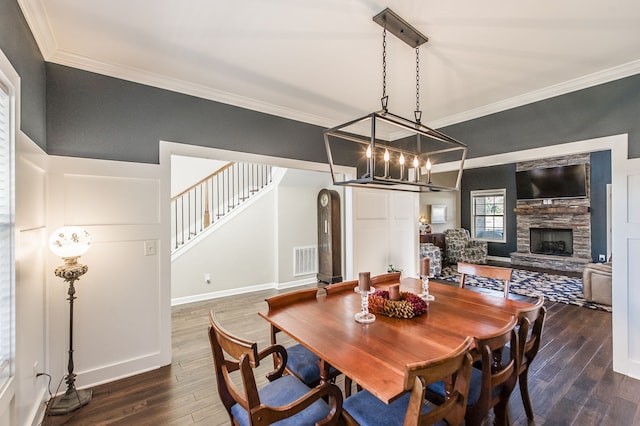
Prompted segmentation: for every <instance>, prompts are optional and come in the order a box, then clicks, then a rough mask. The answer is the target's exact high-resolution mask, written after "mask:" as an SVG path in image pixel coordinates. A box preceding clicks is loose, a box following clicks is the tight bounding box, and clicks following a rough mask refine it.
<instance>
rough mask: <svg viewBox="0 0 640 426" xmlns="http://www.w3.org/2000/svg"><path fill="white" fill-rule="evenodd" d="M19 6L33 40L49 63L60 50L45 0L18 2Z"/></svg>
mask: <svg viewBox="0 0 640 426" xmlns="http://www.w3.org/2000/svg"><path fill="white" fill-rule="evenodd" d="M18 5H19V6H20V9H21V10H22V15H24V19H25V20H26V21H27V25H29V29H31V34H33V38H35V40H36V44H37V45H38V48H39V49H40V54H42V57H43V58H44V60H45V61H48V60H49V59H50V58H51V57H52V56H53V55H54V54H55V52H56V51H57V50H58V49H57V48H58V43H57V42H56V37H55V35H54V33H53V30H52V29H51V24H50V23H49V19H47V13H46V11H45V7H44V3H43V0H38V1H27V0H18Z"/></svg>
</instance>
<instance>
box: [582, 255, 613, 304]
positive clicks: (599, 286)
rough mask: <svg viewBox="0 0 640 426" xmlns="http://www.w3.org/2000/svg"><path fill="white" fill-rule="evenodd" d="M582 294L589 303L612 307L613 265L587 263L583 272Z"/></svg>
mask: <svg viewBox="0 0 640 426" xmlns="http://www.w3.org/2000/svg"><path fill="white" fill-rule="evenodd" d="M582 292H583V294H584V298H585V300H587V301H589V302H595V303H602V304H603V305H611V263H587V265H586V266H585V268H584V271H582Z"/></svg>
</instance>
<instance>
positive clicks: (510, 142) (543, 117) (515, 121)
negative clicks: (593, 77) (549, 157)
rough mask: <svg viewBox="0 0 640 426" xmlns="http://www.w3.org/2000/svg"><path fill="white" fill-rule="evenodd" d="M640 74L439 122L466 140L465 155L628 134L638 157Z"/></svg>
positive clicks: (631, 152)
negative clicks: (464, 118)
mask: <svg viewBox="0 0 640 426" xmlns="http://www.w3.org/2000/svg"><path fill="white" fill-rule="evenodd" d="M639 118H640V75H634V76H631V77H626V78H623V79H620V80H616V81H612V82H609V83H605V84H601V85H599V86H594V87H591V88H588V89H583V90H579V91H577V92H573V93H568V94H566V95H562V96H557V97H555V98H551V99H547V100H544V101H539V102H535V103H532V104H529V105H525V106H522V107H519V108H513V109H510V110H508V111H503V112H499V113H496V114H491V115H488V116H486V117H481V118H477V119H475V120H470V121H466V122H464V123H459V124H455V125H452V126H448V127H445V128H442V129H440V130H442V131H443V132H444V133H446V134H448V135H450V136H453V137H454V138H457V139H458V140H460V141H462V142H464V143H466V144H467V145H468V146H469V151H468V153H469V155H468V157H469V158H474V157H482V156H486V155H493V154H500V153H503V152H508V151H519V150H523V149H530V148H538V147H541V146H547V145H556V144H560V143H566V142H574V141H580V140H586V139H592V138H597V137H602V136H610V135H617V134H622V133H628V134H629V158H638V157H640V119H639Z"/></svg>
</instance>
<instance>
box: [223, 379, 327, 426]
mask: <svg viewBox="0 0 640 426" xmlns="http://www.w3.org/2000/svg"><path fill="white" fill-rule="evenodd" d="M307 392H309V387H307V386H306V385H305V384H304V383H302V382H301V381H300V380H298V379H297V378H296V377H294V376H291V375H284V376H282V377H281V378H279V379H277V380H274V381H273V382H271V383H269V384H267V385H265V386H264V387H262V388H261V389H260V390H258V394H259V395H260V402H262V403H263V404H265V405H269V406H273V407H277V406H282V405H287V404H289V403H291V402H293V401H295V400H296V399H298V398H300V397H301V396H303V395H305V394H306V393H307ZM231 414H232V415H233V417H234V418H235V419H236V420H237V422H238V424H239V425H240V426H248V425H249V416H248V414H247V411H246V410H245V409H244V408H243V407H242V406H241V405H240V404H235V405H234V406H233V407H231ZM328 414H329V406H328V405H327V403H325V402H324V401H322V400H318V401H316V402H314V403H313V404H311V405H310V406H309V407H308V408H307V409H305V410H304V411H302V412H300V413H298V414H296V415H295V416H293V417H289V418H287V419H284V420H281V421H279V422H277V423H276V424H277V425H279V426H306V425H310V426H311V425H315V423H316V422H317V421H320V420H322V419H324V418H325V417H327V415H328Z"/></svg>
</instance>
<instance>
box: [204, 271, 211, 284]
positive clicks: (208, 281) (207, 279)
mask: <svg viewBox="0 0 640 426" xmlns="http://www.w3.org/2000/svg"><path fill="white" fill-rule="evenodd" d="M204 283H205V284H211V274H209V273H207V274H204Z"/></svg>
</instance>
